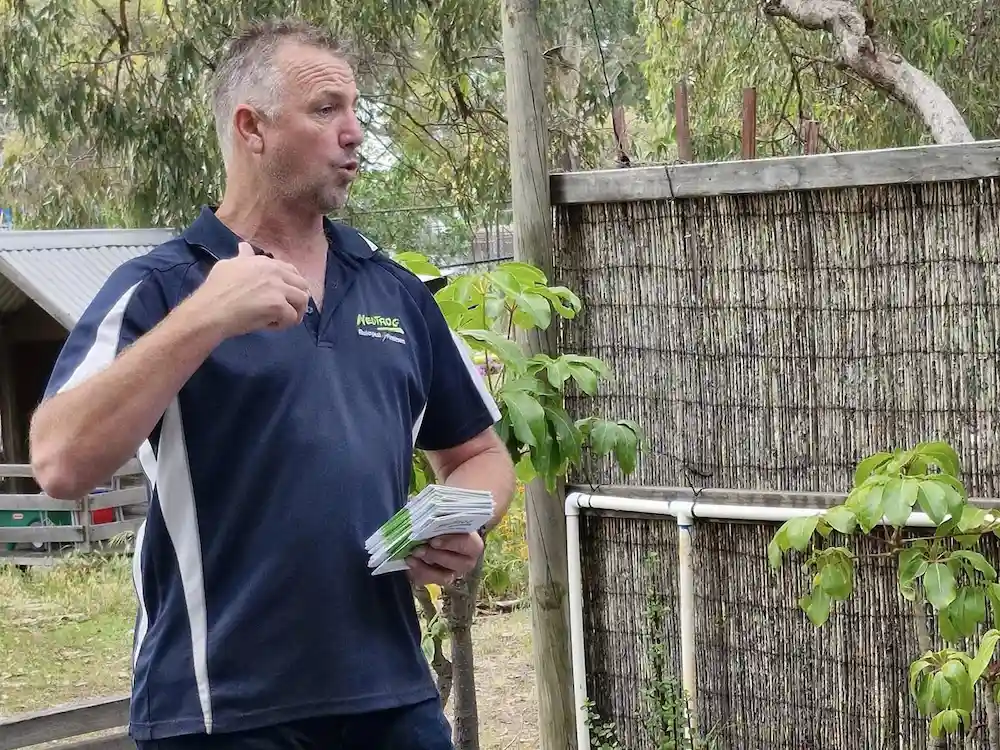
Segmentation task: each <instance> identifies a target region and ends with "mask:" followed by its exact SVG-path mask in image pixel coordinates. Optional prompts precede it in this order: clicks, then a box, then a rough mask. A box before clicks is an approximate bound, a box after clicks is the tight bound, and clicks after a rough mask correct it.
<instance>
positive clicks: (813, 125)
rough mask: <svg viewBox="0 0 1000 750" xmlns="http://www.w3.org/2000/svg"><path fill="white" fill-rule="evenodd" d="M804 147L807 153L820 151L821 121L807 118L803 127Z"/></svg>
mask: <svg viewBox="0 0 1000 750" xmlns="http://www.w3.org/2000/svg"><path fill="white" fill-rule="evenodd" d="M803 130H804V135H803V137H802V141H803V147H804V149H805V153H806V154H818V153H819V123H818V122H816V121H815V120H806V122H805V127H804V128H803Z"/></svg>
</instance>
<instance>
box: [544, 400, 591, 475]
mask: <svg viewBox="0 0 1000 750" xmlns="http://www.w3.org/2000/svg"><path fill="white" fill-rule="evenodd" d="M545 415H546V417H548V420H549V422H550V423H551V424H552V427H553V429H554V432H555V435H556V443H557V444H558V445H559V453H560V454H561V456H562V457H563V458H564V459H565V460H567V461H569V462H570V463H571V464H573V465H576V464H578V463H579V462H580V458H581V447H582V444H583V437H582V436H581V435H580V431H579V430H578V429H577V428H576V425H575V424H574V423H573V419H572V418H571V417H570V416H569V414H567V413H566V410H565V409H564V408H563V407H562V406H551V405H546V406H545Z"/></svg>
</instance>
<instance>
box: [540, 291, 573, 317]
mask: <svg viewBox="0 0 1000 750" xmlns="http://www.w3.org/2000/svg"><path fill="white" fill-rule="evenodd" d="M533 291H535V292H536V293H537V294H540V295H542V296H543V297H545V298H546V299H548V301H549V302H551V303H552V308H553V309H554V310H555V311H556V312H557V313H558V314H559V315H561V316H562V317H564V318H566V319H567V320H570V319H572V318H574V317H576V315H577V313H579V312H580V310H581V309H582V308H583V305H582V303H581V302H580V298H579V297H577V296H576V295H575V294H573V292H571V291H570V290H569V289H567V288H566V287H564V286H553V287H540V288H538V289H534V290H533Z"/></svg>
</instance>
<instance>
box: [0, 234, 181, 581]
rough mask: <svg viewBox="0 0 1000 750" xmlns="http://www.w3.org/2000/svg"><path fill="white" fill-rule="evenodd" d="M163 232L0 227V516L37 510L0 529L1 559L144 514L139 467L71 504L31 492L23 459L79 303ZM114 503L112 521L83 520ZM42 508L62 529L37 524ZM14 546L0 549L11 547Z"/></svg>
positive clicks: (37, 559) (82, 537)
mask: <svg viewBox="0 0 1000 750" xmlns="http://www.w3.org/2000/svg"><path fill="white" fill-rule="evenodd" d="M171 236H172V232H170V231H166V230H162V231H161V230H68V231H62V230H60V231H29V232H22V231H6V232H2V233H0V438H2V440H0V449H2V457H0V462H2V463H0V492H2V493H5V494H0V517H4V516H5V514H6V518H7V520H8V521H9V512H13V513H15V514H21V513H38V512H41V513H42V514H43V519H42V520H43V524H42V525H39V526H35V527H27V528H22V527H18V526H0V562H5V561H6V562H14V563H16V564H43V563H45V562H48V561H50V560H51V559H52V558H53V556H54V555H53V552H54V551H56V550H57V549H58V550H61V551H67V550H83V551H86V550H92V549H94V548H96V547H98V546H101V543H103V542H105V541H107V540H108V539H110V538H113V537H115V536H117V535H118V534H120V533H122V532H123V531H128V530H132V529H134V527H135V526H136V525H137V519H138V518H141V516H142V515H143V513H144V508H145V506H144V503H145V497H144V490H143V489H142V486H141V485H142V478H141V476H140V475H139V470H138V465H137V464H135V463H134V462H133V463H130V464H129V465H128V466H127V467H123V469H122V470H121V471H119V472H118V473H117V474H116V475H115V477H113V478H109V485H108V488H107V489H109V490H110V491H109V492H105V493H102V494H95V495H92V496H89V497H87V498H83V499H81V500H80V501H78V502H67V501H62V500H54V499H52V498H48V497H45V496H44V495H42V494H40V491H39V487H38V485H37V483H36V482H35V481H34V479H33V477H32V475H31V471H30V467H29V466H28V465H27V464H28V461H29V456H28V444H27V434H28V424H29V421H30V418H31V414H32V412H33V411H34V410H35V408H36V406H37V405H38V403H39V401H40V400H41V398H42V395H43V393H44V390H45V385H46V383H47V381H48V378H49V374H50V373H51V371H52V367H53V365H54V364H55V361H56V357H57V356H58V355H59V351H60V350H61V349H62V346H63V344H64V342H65V340H66V335H67V331H68V330H69V328H71V327H72V326H73V324H74V323H75V322H76V320H77V319H78V318H79V316H80V315H81V314H82V313H83V311H84V309H85V308H86V306H87V305H88V304H89V303H90V301H91V300H92V299H93V297H94V296H95V295H96V294H97V292H98V290H99V289H100V288H101V286H102V285H103V284H104V282H105V281H106V280H107V278H108V277H109V276H110V275H111V273H112V272H113V271H114V270H115V269H116V268H117V267H118V266H119V265H120V264H121V263H124V262H125V261H126V260H128V259H129V258H133V257H135V256H137V255H140V254H142V253H144V252H147V251H148V250H149V249H150V248H152V247H153V246H155V245H157V244H159V243H161V242H163V241H165V240H166V239H168V238H169V237H171ZM109 508H111V509H114V512H113V513H112V516H113V520H112V522H111V523H103V524H97V525H95V524H92V523H91V520H92V519H93V518H94V514H95V512H96V513H97V515H98V516H100V515H102V514H101V511H103V510H106V509H109ZM48 513H53V514H62V515H63V516H65V514H66V513H69V514H71V523H69V524H68V525H44V516H45V515H46V514H48ZM12 544H13V545H16V546H17V548H16V549H13V550H11V549H8V547H9V546H10V545H12Z"/></svg>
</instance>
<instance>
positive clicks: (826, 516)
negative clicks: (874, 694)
mask: <svg viewBox="0 0 1000 750" xmlns="http://www.w3.org/2000/svg"><path fill="white" fill-rule="evenodd" d="M959 474H960V465H959V459H958V456H957V454H956V453H955V451H954V450H953V449H952V448H951V446H949V445H948V444H946V443H941V442H931V443H920V444H918V445H916V446H914V447H913V448H911V449H909V450H899V451H896V452H894V453H876V454H874V455H872V456H869V457H867V458H865V459H864V460H863V461H861V462H860V463H859V464H858V466H857V470H856V472H855V475H854V485H853V488H852V489H851V491H850V493H849V494H848V496H847V499H846V501H845V502H844V503H843V504H842V505H837V506H835V507H833V508H830V509H829V510H827V511H826V512H824V513H822V514H815V515H807V516H802V517H799V518H794V519H792V520H790V521H787V522H786V523H784V524H783V525H782V526H781V527H780V528H779V529H778V531H777V533H776V534H775V535H774V537H773V538H772V540H771V542H770V544H769V545H768V559H769V560H770V564H771V566H772V567H773V568H779V567H780V566H781V564H782V561H783V559H784V556H785V554H786V553H788V552H789V551H792V550H794V551H796V552H798V553H801V554H803V555H804V556H805V566H806V569H807V570H808V571H809V572H810V573H811V575H812V581H811V590H810V591H809V593H807V594H805V595H804V596H803V597H802V598H801V599H800V600H799V606H800V607H801V608H802V609H803V610H804V611H805V613H806V615H807V616H808V617H809V619H810V620H811V621H812V623H813V624H814V625H816V626H817V627H820V626H822V625H823V624H824V623H825V622H826V621H827V619H828V618H829V616H830V612H831V609H832V608H833V607H834V606H835V604H836V602H840V601H844V600H846V599H847V598H848V597H850V595H851V594H852V592H853V591H854V586H855V578H856V573H855V565H856V563H857V562H858V560H860V559H863V558H865V557H875V558H878V559H885V560H891V561H894V562H895V564H896V565H897V582H898V588H899V593H900V595H901V596H902V597H903V598H904V599H906V600H907V601H909V602H911V603H913V604H914V605H916V606H917V611H918V615H919V616H920V617H922V616H923V612H924V606H925V602H926V603H927V604H929V605H930V606H931V608H932V610H933V612H934V613H935V615H936V621H937V627H938V633H939V635H940V638H941V639H942V640H943V641H944V642H946V643H950V644H963V643H965V642H966V641H967V640H969V639H972V638H974V636H975V635H976V633H977V632H979V631H980V630H981V628H982V626H983V624H984V622H985V621H986V620H987V611H988V610H989V612H990V613H991V614H992V618H991V620H992V623H993V628H992V629H989V630H987V631H986V632H985V633H984V634H983V635H982V636H981V637H980V638H979V644H978V646H977V647H976V648H974V649H972V650H971V651H969V652H967V651H964V650H958V649H954V648H944V649H941V650H937V651H932V650H931V645H930V643H929V642H926V641H927V640H928V639H922V640H924V641H925V642H924V643H922V645H921V648H923V649H924V651H925V653H923V654H922V655H921V657H920V658H919V659H918V660H917V661H915V662H914V663H913V664H912V665H911V667H910V691H911V693H912V695H913V697H914V698H915V699H916V703H917V707H918V709H919V711H920V712H921V713H922V714H924V715H925V716H928V717H930V718H931V725H930V729H931V733H932V735H933V736H935V737H938V736H941V735H943V734H948V733H952V732H955V731H957V730H958V729H959V728H960V727H964V728H965V729H966V730H968V729H969V728H970V727H971V722H972V712H973V709H974V700H975V691H976V689H977V687H980V688H982V689H983V690H984V691H985V693H986V696H987V699H988V700H991V701H997V700H1000V679H998V678H1000V672H998V670H997V668H996V665H995V663H994V659H993V657H994V652H995V650H996V646H997V642H998V640H1000V583H998V582H997V571H996V570H995V569H994V567H993V566H992V565H991V564H990V563H989V561H988V560H987V559H986V558H985V557H984V556H983V555H982V553H980V552H978V551H977V549H976V548H977V547H978V546H979V544H980V540H981V538H982V536H983V535H984V534H989V533H992V534H995V535H997V536H1000V517H998V516H997V515H996V514H994V513H992V512H988V511H986V510H984V509H982V508H978V507H976V506H974V505H972V504H970V503H969V501H968V496H967V494H966V490H965V487H964V485H963V484H962V482H961V481H960V480H959V478H958V477H959ZM918 509H919V510H920V511H922V512H923V513H925V514H926V515H927V516H928V517H929V519H930V522H931V524H933V526H934V533H933V534H929V535H925V536H913V535H912V534H905V533H904V527H905V525H906V523H907V521H908V519H909V518H910V515H911V513H912V512H914V511H916V510H918ZM880 525H884V526H885V528H886V533H885V534H873V532H874V531H875V529H876V528H877V527H879V526H880ZM835 533H836V534H839V535H842V536H852V535H855V534H865V535H871V536H872V537H873V538H874V539H878V540H880V541H881V542H882V544H883V545H884V547H885V551H882V552H877V553H873V554H870V555H859V554H855V553H854V552H852V551H851V550H850V549H848V548H847V547H846V546H841V545H836V546H834V545H828V543H829V542H830V541H831V540H832V538H833V535H834V534H835Z"/></svg>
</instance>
